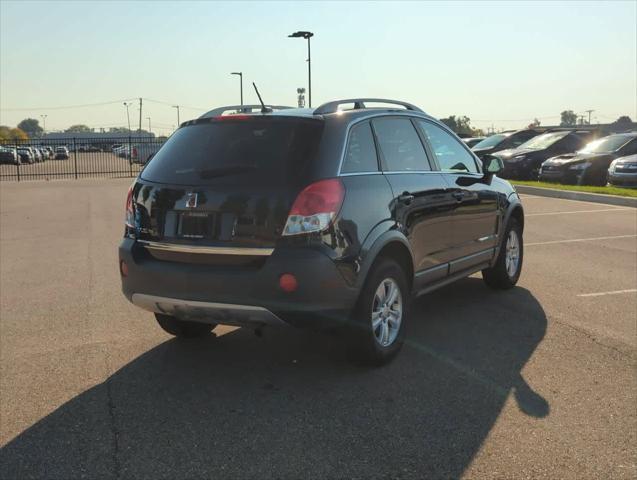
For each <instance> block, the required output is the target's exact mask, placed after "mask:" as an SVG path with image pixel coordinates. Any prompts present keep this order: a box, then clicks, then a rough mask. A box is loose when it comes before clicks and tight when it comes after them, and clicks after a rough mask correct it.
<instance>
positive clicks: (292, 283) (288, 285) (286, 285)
mask: <svg viewBox="0 0 637 480" xmlns="http://www.w3.org/2000/svg"><path fill="white" fill-rule="evenodd" d="M298 286H299V284H298V282H297V281H296V277H295V276H294V275H292V274H291V273H284V274H283V275H281V277H280V278H279V287H281V290H283V291H284V292H287V293H292V292H294V291H295V290H296V289H297V288H298Z"/></svg>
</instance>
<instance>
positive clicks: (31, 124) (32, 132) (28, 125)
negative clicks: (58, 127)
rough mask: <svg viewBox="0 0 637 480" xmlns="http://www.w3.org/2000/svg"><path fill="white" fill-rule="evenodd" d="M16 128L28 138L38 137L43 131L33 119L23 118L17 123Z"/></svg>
mask: <svg viewBox="0 0 637 480" xmlns="http://www.w3.org/2000/svg"><path fill="white" fill-rule="evenodd" d="M18 128H19V129H20V130H22V131H23V132H25V133H26V134H27V135H28V136H29V137H31V138H34V137H40V136H42V134H43V133H44V129H43V128H42V127H41V126H40V122H38V121H37V120H36V119H35V118H25V119H24V120H22V121H21V122H20V123H18Z"/></svg>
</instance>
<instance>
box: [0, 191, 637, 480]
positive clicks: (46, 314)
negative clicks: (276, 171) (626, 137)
mask: <svg viewBox="0 0 637 480" xmlns="http://www.w3.org/2000/svg"><path fill="white" fill-rule="evenodd" d="M129 184H130V179H127V180H79V181H59V182H24V183H20V184H17V183H13V182H3V183H2V185H0V308H1V316H0V348H1V351H0V396H1V398H0V415H1V416H0V477H1V478H3V479H10V478H31V477H35V478H60V479H72V478H153V479H156V478H203V477H207V478H259V479H261V478H361V479H363V478H364V479H368V478H472V479H473V478H485V479H491V478H507V479H508V478H551V479H554V478H573V479H589V478H591V479H593V478H630V479H633V478H636V477H637V448H636V446H637V409H636V408H635V405H637V375H636V373H637V210H636V209H634V208H625V207H614V206H609V205H601V204H591V203H585V202H576V201H570V200H557V199H550V198H545V197H533V196H524V198H523V202H524V206H525V210H526V215H527V219H526V230H525V242H526V249H525V263H524V270H523V273H522V277H521V280H520V283H519V286H518V287H517V288H515V289H513V290H510V291H507V292H494V291H491V290H489V289H487V288H486V287H485V286H484V284H483V282H482V280H481V279H480V277H479V276H474V277H471V278H468V279H466V280H463V281H461V282H459V283H457V284H454V285H450V286H448V287H446V288H444V289H442V290H439V291H437V292H434V293H432V294H429V295H426V296H424V297H421V298H420V299H418V300H417V301H416V304H415V309H414V315H413V318H412V324H411V326H410V332H409V343H408V345H407V346H406V347H405V349H404V350H403V352H402V353H401V355H400V356H399V357H398V358H397V359H396V361H395V362H393V363H392V364H390V365H389V366H387V367H384V368H381V369H375V370H370V369H365V368H362V367H360V366H356V365H353V364H352V363H350V362H349V361H348V360H347V352H346V351H345V349H344V346H343V345H342V343H341V342H340V341H339V339H338V338H335V337H333V336H329V335H316V334H312V333H311V332H306V331H297V330H269V331H266V332H265V335H264V337H263V338H257V337H256V336H255V335H253V334H252V333H251V332H249V331H245V330H242V329H233V328H230V327H226V328H219V329H218V330H216V331H217V332H218V333H217V337H210V338H208V339H203V340H193V341H178V340H174V339H172V338H171V337H169V336H168V335H166V334H164V333H163V332H162V331H161V330H160V329H159V328H158V327H157V326H156V325H155V321H154V319H153V317H152V315H151V314H149V313H145V312H142V311H140V310H138V309H136V308H134V307H133V306H132V305H130V304H128V303H127V301H126V300H125V299H124V297H123V296H122V295H121V293H120V286H119V274H118V269H117V258H116V246H117V244H118V242H119V239H120V237H121V234H122V229H123V225H122V223H123V216H124V201H125V194H126V189H127V187H128V185H129Z"/></svg>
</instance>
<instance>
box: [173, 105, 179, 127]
mask: <svg viewBox="0 0 637 480" xmlns="http://www.w3.org/2000/svg"><path fill="white" fill-rule="evenodd" d="M173 108H176V109H177V127H179V125H181V122H180V121H179V105H173ZM173 130H174V128H173Z"/></svg>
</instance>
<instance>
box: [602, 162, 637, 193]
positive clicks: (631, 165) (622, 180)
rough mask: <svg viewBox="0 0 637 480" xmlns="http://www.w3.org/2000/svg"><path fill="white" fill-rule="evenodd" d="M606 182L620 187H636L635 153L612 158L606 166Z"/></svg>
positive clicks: (636, 167)
mask: <svg viewBox="0 0 637 480" xmlns="http://www.w3.org/2000/svg"><path fill="white" fill-rule="evenodd" d="M608 183H610V184H611V185H617V186H620V187H637V154H634V155H628V156H626V157H619V158H617V159H615V160H613V162H612V163H611V164H610V167H609V168H608Z"/></svg>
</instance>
